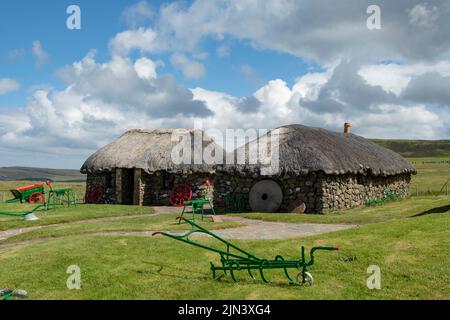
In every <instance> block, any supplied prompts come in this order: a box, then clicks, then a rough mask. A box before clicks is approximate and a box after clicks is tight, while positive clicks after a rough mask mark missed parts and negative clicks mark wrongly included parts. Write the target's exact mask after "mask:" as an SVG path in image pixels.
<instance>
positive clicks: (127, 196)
mask: <svg viewBox="0 0 450 320" xmlns="http://www.w3.org/2000/svg"><path fill="white" fill-rule="evenodd" d="M133 194H134V169H122V204H129V205H132V204H133Z"/></svg>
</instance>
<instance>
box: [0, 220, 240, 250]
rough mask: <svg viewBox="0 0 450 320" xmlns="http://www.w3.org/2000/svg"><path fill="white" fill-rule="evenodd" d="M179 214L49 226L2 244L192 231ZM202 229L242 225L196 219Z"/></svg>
mask: <svg viewBox="0 0 450 320" xmlns="http://www.w3.org/2000/svg"><path fill="white" fill-rule="evenodd" d="M177 216H178V215H177V214H164V215H157V216H149V217H133V218H124V219H119V220H114V221H95V222H90V221H85V222H83V223H80V224H62V225H58V226H48V227H44V228H40V229H37V230H33V231H30V232H27V233H23V234H20V235H17V236H14V237H11V238H9V239H8V240H6V241H3V242H0V244H2V243H15V242H22V241H28V240H34V239H43V238H44V239H48V238H61V237H67V236H73V235H83V234H89V233H102V232H135V231H159V230H171V231H176V230H190V229H191V228H190V225H188V224H187V223H182V224H178V221H177V220H176V217H177ZM196 221H197V223H198V224H199V225H201V226H202V227H205V228H207V229H210V230H214V229H224V228H236V227H239V226H240V224H239V223H237V222H234V221H224V222H222V223H214V222H212V219H211V218H210V217H205V219H204V221H202V220H201V219H200V218H199V219H196Z"/></svg>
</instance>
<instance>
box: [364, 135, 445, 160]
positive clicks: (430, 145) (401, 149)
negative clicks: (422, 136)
mask: <svg viewBox="0 0 450 320" xmlns="http://www.w3.org/2000/svg"><path fill="white" fill-rule="evenodd" d="M371 140H372V141H373V142H375V143H377V144H379V145H381V146H383V147H385V148H387V149H391V150H393V151H395V152H397V153H399V154H401V155H402V156H404V157H406V158H427V157H428V158H429V157H435V158H439V157H447V158H450V140H382V139H371Z"/></svg>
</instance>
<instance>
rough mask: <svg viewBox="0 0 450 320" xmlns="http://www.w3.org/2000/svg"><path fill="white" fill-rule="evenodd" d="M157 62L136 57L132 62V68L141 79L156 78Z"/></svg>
mask: <svg viewBox="0 0 450 320" xmlns="http://www.w3.org/2000/svg"><path fill="white" fill-rule="evenodd" d="M157 66H158V64H157V63H155V62H153V61H152V60H150V59H147V58H141V59H138V60H137V61H136V62H135V64H134V70H135V71H136V73H137V74H138V76H139V77H140V78H142V79H154V78H156V68H157Z"/></svg>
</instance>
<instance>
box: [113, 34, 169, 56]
mask: <svg viewBox="0 0 450 320" xmlns="http://www.w3.org/2000/svg"><path fill="white" fill-rule="evenodd" d="M109 46H110V48H111V50H112V52H113V54H117V55H123V56H126V55H128V54H129V53H130V51H132V50H140V51H143V52H154V51H158V50H160V49H161V48H160V46H159V44H158V43H157V41H156V32H155V31H153V30H152V29H150V28H149V29H145V28H139V29H135V30H127V31H123V32H120V33H118V34H117V35H116V36H115V37H114V38H113V39H112V40H111V41H110V44H109Z"/></svg>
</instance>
